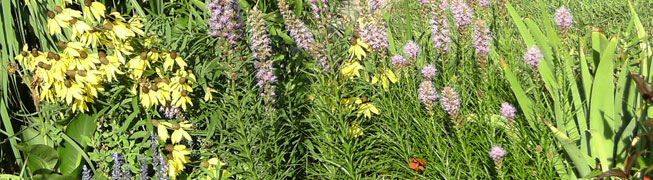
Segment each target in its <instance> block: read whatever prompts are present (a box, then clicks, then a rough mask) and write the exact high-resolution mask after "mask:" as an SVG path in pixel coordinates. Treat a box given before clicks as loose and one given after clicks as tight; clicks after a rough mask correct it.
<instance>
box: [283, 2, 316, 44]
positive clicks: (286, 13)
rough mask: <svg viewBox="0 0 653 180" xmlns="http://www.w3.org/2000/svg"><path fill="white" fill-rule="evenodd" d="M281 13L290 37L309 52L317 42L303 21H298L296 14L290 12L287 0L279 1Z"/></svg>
mask: <svg viewBox="0 0 653 180" xmlns="http://www.w3.org/2000/svg"><path fill="white" fill-rule="evenodd" d="M279 11H281V15H282V16H283V19H284V23H285V24H286V29H288V30H289V31H290V37H292V38H293V39H294V40H295V42H296V43H297V46H298V47H300V48H301V49H303V50H306V51H308V50H309V48H310V44H312V43H313V42H314V41H315V39H314V38H313V34H312V33H311V32H310V31H309V30H308V28H306V25H304V22H303V21H301V20H299V19H297V17H296V16H295V13H293V12H292V11H291V10H290V5H288V2H286V0H279Z"/></svg>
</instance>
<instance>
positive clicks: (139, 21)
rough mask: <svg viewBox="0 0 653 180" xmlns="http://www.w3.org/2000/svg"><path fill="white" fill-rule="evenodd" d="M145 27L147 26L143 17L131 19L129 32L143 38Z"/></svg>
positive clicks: (128, 23) (128, 26)
mask: <svg viewBox="0 0 653 180" xmlns="http://www.w3.org/2000/svg"><path fill="white" fill-rule="evenodd" d="M143 27H145V25H143V17H140V16H134V17H132V18H131V19H129V21H128V22H127V28H129V30H131V31H132V32H134V33H136V34H138V35H141V36H145V32H143Z"/></svg>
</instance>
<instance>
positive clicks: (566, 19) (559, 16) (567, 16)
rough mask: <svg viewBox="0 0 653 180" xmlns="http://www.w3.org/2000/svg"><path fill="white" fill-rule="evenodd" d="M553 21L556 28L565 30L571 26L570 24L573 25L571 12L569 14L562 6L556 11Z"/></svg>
mask: <svg viewBox="0 0 653 180" xmlns="http://www.w3.org/2000/svg"><path fill="white" fill-rule="evenodd" d="M555 21H556V24H557V25H558V27H560V28H561V29H563V30H566V29H568V28H569V27H570V26H571V23H573V17H572V16H571V12H569V10H567V8H565V6H562V7H560V9H558V10H557V11H556V14H555Z"/></svg>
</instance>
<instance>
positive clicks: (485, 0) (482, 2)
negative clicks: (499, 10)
mask: <svg viewBox="0 0 653 180" xmlns="http://www.w3.org/2000/svg"><path fill="white" fill-rule="evenodd" d="M478 6H480V7H482V8H486V7H488V6H490V0H479V1H478Z"/></svg>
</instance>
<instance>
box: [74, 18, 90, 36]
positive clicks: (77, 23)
mask: <svg viewBox="0 0 653 180" xmlns="http://www.w3.org/2000/svg"><path fill="white" fill-rule="evenodd" d="M70 24H71V25H72V26H73V27H72V30H73V37H72V38H73V39H77V37H82V35H83V34H85V33H87V32H89V31H91V30H93V29H92V28H91V26H89V25H88V24H86V22H84V21H81V20H77V19H72V20H70Z"/></svg>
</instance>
